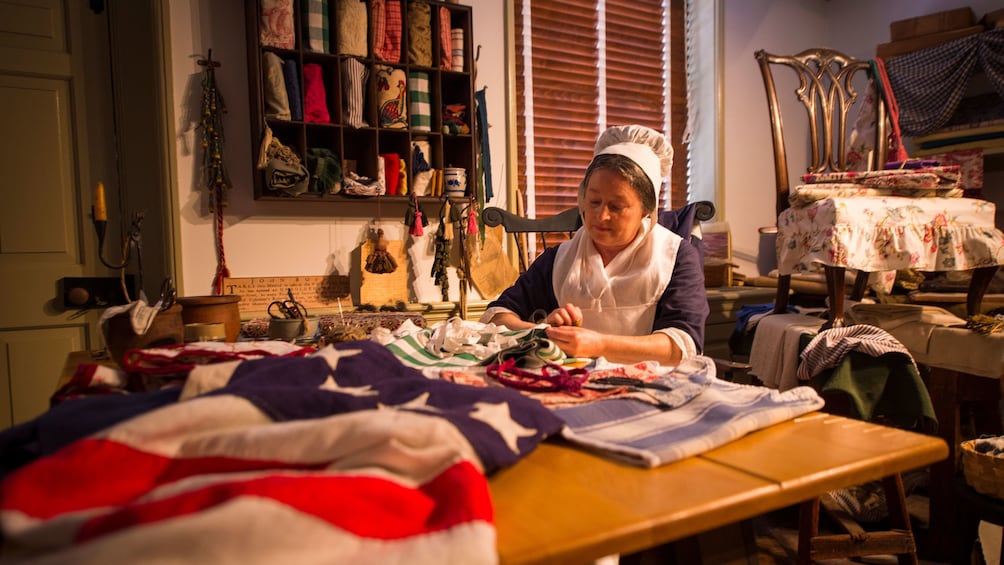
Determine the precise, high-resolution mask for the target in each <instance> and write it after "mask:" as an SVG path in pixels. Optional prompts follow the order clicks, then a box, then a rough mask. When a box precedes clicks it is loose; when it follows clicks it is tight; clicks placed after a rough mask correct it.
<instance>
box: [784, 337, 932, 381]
mask: <svg viewBox="0 0 1004 565" xmlns="http://www.w3.org/2000/svg"><path fill="white" fill-rule="evenodd" d="M850 351H860V352H861V353H864V354H865V355H869V356H871V357H880V356H882V355H885V354H886V353H901V354H903V355H905V356H906V357H908V358H909V359H910V362H911V363H913V356H912V355H910V351H909V350H908V349H907V348H906V347H905V346H904V345H903V344H902V343H900V342H899V340H897V339H896V338H895V337H893V336H892V334H890V333H889V332H887V331H885V330H883V329H882V328H879V327H876V326H871V325H868V324H854V325H853V326H845V327H842V328H833V329H829V330H823V331H821V332H819V334H817V335H816V337H814V338H812V341H810V342H809V344H808V345H806V346H805V349H803V350H802V353H801V355H800V357H801V359H802V361H801V363H799V365H798V373H797V374H798V378H799V379H800V380H804V381H807V380H809V379H811V378H812V377H814V376H816V375H818V374H819V373H821V372H823V371H825V370H826V369H830V368H832V367H836V366H837V364H838V363H840V361H841V360H842V359H843V358H844V356H845V355H847V353H848V352H850Z"/></svg>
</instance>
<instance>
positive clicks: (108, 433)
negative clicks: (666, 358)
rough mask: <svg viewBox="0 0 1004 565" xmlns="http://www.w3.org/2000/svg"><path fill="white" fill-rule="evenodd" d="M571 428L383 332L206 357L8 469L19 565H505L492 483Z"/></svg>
mask: <svg viewBox="0 0 1004 565" xmlns="http://www.w3.org/2000/svg"><path fill="white" fill-rule="evenodd" d="M190 385H192V386H190ZM193 389H194V390H193ZM199 393H201V394H199ZM127 398H135V399H137V400H142V397H138V396H135V397H134V396H129V397H127ZM87 400H89V399H81V400H76V401H74V402H84V401H87ZM61 425H62V426H63V427H66V428H71V427H74V426H76V425H77V422H76V421H64V422H61ZM561 425H562V424H561V421H560V420H558V419H557V418H556V417H555V416H554V415H553V414H552V413H551V412H550V411H549V410H548V409H546V408H545V407H543V406H542V405H541V404H540V403H539V402H537V401H535V400H532V399H529V398H526V397H524V396H523V395H520V394H518V393H516V392H515V391H512V390H506V389H503V388H500V387H494V388H475V387H467V386H461V385H457V384H454V383H450V382H445V381H438V380H434V379H427V378H425V377H423V376H422V375H421V374H419V373H418V371H415V370H414V369H409V368H407V367H403V366H401V365H400V363H397V362H396V361H395V359H394V358H393V356H392V355H390V353H388V352H387V351H386V349H384V348H383V347H381V346H380V345H378V344H376V343H373V342H369V341H359V342H352V343H347V344H341V345H339V346H329V347H326V348H324V349H322V350H320V351H318V352H316V353H314V354H312V355H309V356H306V357H297V358H275V359H257V360H247V361H236V362H229V363H217V364H215V365H206V366H201V367H198V368H196V369H193V370H192V372H191V373H190V374H189V377H188V381H187V382H186V384H185V388H184V389H183V391H182V393H181V395H180V397H179V400H178V401H177V402H174V403H169V404H166V405H164V404H163V403H161V405H160V406H151V407H150V408H149V410H148V411H146V412H143V413H140V414H138V415H135V416H134V417H131V418H128V419H126V420H123V421H120V422H119V423H118V424H115V425H112V426H111V427H108V428H105V429H103V430H100V431H99V432H97V433H95V434H93V435H89V436H87V437H84V438H82V439H79V440H77V441H75V442H73V443H70V444H69V445H66V446H65V447H63V448H62V449H60V450H58V451H56V452H55V453H52V454H51V455H49V456H47V457H43V458H41V459H37V460H35V461H33V462H32V463H29V464H27V465H25V466H24V467H22V468H21V469H19V470H18V471H16V472H15V473H13V474H11V475H9V476H7V477H6V478H5V479H4V481H3V482H2V483H0V536H2V538H3V540H4V550H5V552H4V558H5V559H4V562H5V563H6V562H9V561H10V562H14V561H16V562H19V563H23V562H33V563H35V562H46V563H73V564H88V563H93V564H101V563H221V562H230V563H240V564H242V565H253V564H259V563H260V564H263V565H271V564H274V563H358V564H365V563H373V564H377V563H379V564H382V563H436V564H440V563H442V564H458V565H460V564H463V565H468V564H473V565H480V564H484V565H491V564H495V563H497V562H498V554H497V549H496V537H497V536H496V531H495V522H494V518H493V516H494V512H493V506H492V500H491V492H490V490H489V488H488V482H487V480H486V477H487V476H490V475H491V474H493V473H496V472H498V471H499V470H501V469H503V468H506V467H511V466H512V465H514V464H516V463H517V462H518V461H519V460H520V459H521V458H523V457H524V456H525V455H527V454H529V453H530V452H532V451H533V450H534V449H535V448H536V447H537V445H539V444H540V442H541V441H544V440H545V439H546V438H547V437H549V436H551V435H554V434H556V433H557V432H558V430H559V429H560V427H561ZM54 477H58V480H54V479H53V478H54ZM15 547H16V550H17V555H16V556H15V555H13V554H11V553H10V552H9V551H8V550H13V549H14V548H15Z"/></svg>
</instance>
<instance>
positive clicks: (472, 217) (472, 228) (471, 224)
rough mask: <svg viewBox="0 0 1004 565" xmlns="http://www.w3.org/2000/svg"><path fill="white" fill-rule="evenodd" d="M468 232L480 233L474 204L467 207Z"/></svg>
mask: <svg viewBox="0 0 1004 565" xmlns="http://www.w3.org/2000/svg"><path fill="white" fill-rule="evenodd" d="M467 233H478V215H477V214H476V213H475V211H474V205H473V204H472V205H471V206H470V207H469V208H467Z"/></svg>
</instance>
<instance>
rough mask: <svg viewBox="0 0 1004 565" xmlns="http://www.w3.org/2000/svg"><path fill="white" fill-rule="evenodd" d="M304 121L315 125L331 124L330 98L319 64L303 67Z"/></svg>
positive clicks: (308, 64)
mask: <svg viewBox="0 0 1004 565" xmlns="http://www.w3.org/2000/svg"><path fill="white" fill-rule="evenodd" d="M303 89H304V96H303V106H304V109H303V112H304V117H303V119H304V120H305V121H307V122H311V123H315V124H328V123H331V116H330V115H329V114H328V97H327V94H326V92H325V88H324V75H323V74H322V70H321V66H320V65H318V64H317V63H306V64H305V65H303Z"/></svg>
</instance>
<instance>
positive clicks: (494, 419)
mask: <svg viewBox="0 0 1004 565" xmlns="http://www.w3.org/2000/svg"><path fill="white" fill-rule="evenodd" d="M470 416H471V418H473V419H475V420H481V421H482V422H484V423H486V424H488V425H489V426H491V427H492V428H494V429H495V431H497V432H498V433H499V435H500V436H502V439H504V440H505V444H506V445H507V446H508V447H509V449H511V450H512V451H513V453H519V449H518V448H517V444H516V442H518V441H519V438H521V437H533V436H535V435H537V430H534V429H532V428H525V427H523V426H522V425H521V424H520V423H519V422H517V421H516V420H513V419H512V416H511V415H510V414H509V405H508V404H506V403H505V402H502V403H499V404H488V403H486V402H478V403H477V404H475V405H474V410H473V411H472V412H471V413H470Z"/></svg>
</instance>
